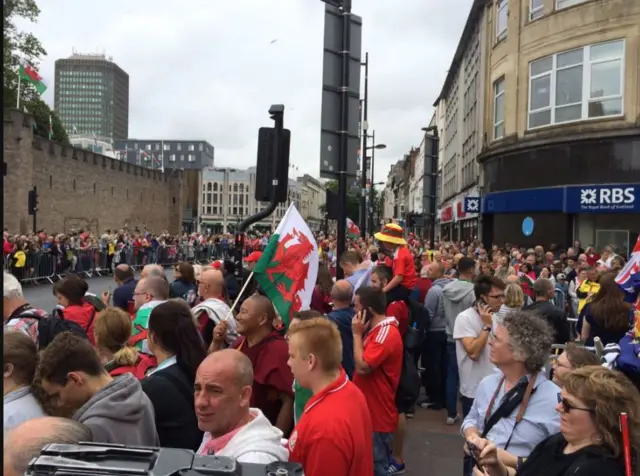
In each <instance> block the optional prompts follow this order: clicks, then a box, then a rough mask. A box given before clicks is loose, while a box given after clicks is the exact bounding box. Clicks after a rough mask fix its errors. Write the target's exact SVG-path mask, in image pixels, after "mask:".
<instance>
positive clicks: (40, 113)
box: [2, 0, 69, 145]
mask: <svg viewBox="0 0 640 476" xmlns="http://www.w3.org/2000/svg"><path fill="white" fill-rule="evenodd" d="M2 13H3V15H4V25H3V26H4V30H3V35H2V45H3V48H4V51H3V58H2V59H3V63H2V66H3V72H4V80H3V92H4V100H3V104H4V107H5V108H7V107H15V106H16V103H17V90H18V66H19V64H20V59H24V60H25V61H27V62H28V63H29V64H31V65H32V66H33V67H34V68H36V69H38V62H39V59H40V58H41V57H42V56H43V55H46V54H47V52H46V51H45V49H44V47H43V46H42V43H40V40H39V39H38V38H36V36H35V35H33V34H32V33H29V32H24V31H20V30H19V29H18V28H17V27H16V25H15V20H16V19H17V18H22V19H25V20H29V21H31V22H36V21H37V20H38V16H39V15H40V9H39V8H38V5H37V4H36V2H35V0H3V12H2ZM20 105H21V106H24V107H25V108H26V109H27V111H28V112H29V113H30V114H32V115H33V116H34V118H35V121H36V125H35V127H34V130H35V133H36V134H37V135H40V136H43V137H49V116H50V115H51V121H52V124H53V140H55V141H56V142H59V143H61V144H63V145H69V137H68V136H67V133H66V131H65V130H64V127H62V123H61V122H60V119H59V118H58V116H57V115H56V114H55V113H54V112H53V111H52V110H51V108H50V107H49V106H48V105H47V104H46V103H45V102H44V101H43V100H42V99H41V98H40V95H39V94H38V92H37V91H36V90H35V89H34V88H33V86H31V85H30V84H28V83H26V82H24V81H23V82H22V84H21V85H20Z"/></svg>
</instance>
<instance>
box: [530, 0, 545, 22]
mask: <svg viewBox="0 0 640 476" xmlns="http://www.w3.org/2000/svg"><path fill="white" fill-rule="evenodd" d="M543 14H544V0H529V20H530V21H533V20H537V19H538V18H540V17H541V16H542V15H543Z"/></svg>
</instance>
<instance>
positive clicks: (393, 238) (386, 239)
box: [373, 223, 407, 245]
mask: <svg viewBox="0 0 640 476" xmlns="http://www.w3.org/2000/svg"><path fill="white" fill-rule="evenodd" d="M373 236H374V237H375V239H376V240H378V241H382V242H383V243H392V244H394V245H406V244H407V241H406V240H405V239H404V231H402V227H401V226H400V225H396V224H395V223H388V224H386V225H385V226H384V227H382V230H380V231H379V232H378V233H376V234H375V235H373Z"/></svg>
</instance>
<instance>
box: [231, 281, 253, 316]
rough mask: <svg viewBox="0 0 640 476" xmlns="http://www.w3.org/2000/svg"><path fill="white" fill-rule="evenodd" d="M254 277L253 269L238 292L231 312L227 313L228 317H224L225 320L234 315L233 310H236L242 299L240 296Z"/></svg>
mask: <svg viewBox="0 0 640 476" xmlns="http://www.w3.org/2000/svg"><path fill="white" fill-rule="evenodd" d="M252 278H253V271H251V274H250V275H249V277H248V278H247V279H246V281H245V282H244V285H243V286H242V289H241V290H240V292H239V293H238V297H236V300H235V301H234V303H233V306H231V309H229V313H228V314H227V315H226V317H225V318H224V320H225V321H226V320H228V319H229V317H231V316H232V315H233V311H234V310H235V308H236V306H237V305H238V302H239V301H240V298H241V297H242V295H243V294H244V292H245V291H246V290H247V286H248V285H249V283H250V282H251V279H252Z"/></svg>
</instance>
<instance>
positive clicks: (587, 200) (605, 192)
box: [580, 187, 636, 208]
mask: <svg viewBox="0 0 640 476" xmlns="http://www.w3.org/2000/svg"><path fill="white" fill-rule="evenodd" d="M634 192H635V190H634V188H633V187H628V188H617V187H615V188H601V189H596V188H583V189H581V190H580V205H583V206H589V205H591V206H597V207H603V208H608V207H609V206H614V207H615V206H616V205H618V206H620V205H622V206H625V205H627V206H628V205H633V202H635V199H636V197H635V193H634Z"/></svg>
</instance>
